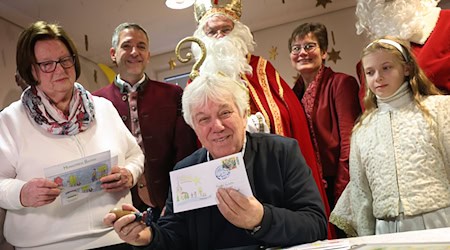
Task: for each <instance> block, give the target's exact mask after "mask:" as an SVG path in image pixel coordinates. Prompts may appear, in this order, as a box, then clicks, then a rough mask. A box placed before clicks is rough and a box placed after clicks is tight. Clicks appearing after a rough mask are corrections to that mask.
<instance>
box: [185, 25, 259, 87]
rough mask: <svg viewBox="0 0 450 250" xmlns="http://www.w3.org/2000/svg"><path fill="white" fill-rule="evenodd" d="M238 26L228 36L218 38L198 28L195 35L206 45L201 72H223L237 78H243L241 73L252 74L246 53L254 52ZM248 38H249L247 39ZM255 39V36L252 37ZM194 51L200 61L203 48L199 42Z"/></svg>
mask: <svg viewBox="0 0 450 250" xmlns="http://www.w3.org/2000/svg"><path fill="white" fill-rule="evenodd" d="M239 33H240V32H239V30H238V29H237V27H235V28H234V29H233V31H232V32H231V33H230V34H228V35H227V36H225V37H223V38H220V39H217V38H212V37H208V36H206V35H205V34H204V32H203V31H202V30H199V29H197V31H196V32H195V33H194V36H195V37H197V38H199V39H200V40H202V41H203V42H204V44H205V47H206V51H207V53H206V58H205V61H204V62H203V64H202V66H201V67H200V70H199V71H200V74H216V73H219V72H220V73H221V74H224V75H226V76H228V77H231V78H233V79H235V80H239V79H241V76H240V75H241V74H251V73H252V67H251V66H250V65H249V64H248V62H247V58H246V55H247V54H248V53H249V52H252V50H253V47H252V46H251V48H250V49H249V46H248V45H247V44H246V42H245V39H241V38H240V36H239ZM247 40H248V39H247ZM250 40H251V41H253V38H252V37H250ZM192 53H193V54H194V56H195V59H196V60H197V61H198V60H199V59H200V56H201V49H200V47H199V46H198V45H197V44H193V45H192Z"/></svg>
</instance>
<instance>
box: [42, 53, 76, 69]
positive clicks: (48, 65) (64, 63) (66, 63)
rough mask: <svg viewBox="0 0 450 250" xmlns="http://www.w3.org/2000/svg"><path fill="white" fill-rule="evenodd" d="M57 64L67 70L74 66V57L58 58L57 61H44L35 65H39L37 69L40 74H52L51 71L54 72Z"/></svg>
mask: <svg viewBox="0 0 450 250" xmlns="http://www.w3.org/2000/svg"><path fill="white" fill-rule="evenodd" d="M58 63H59V64H60V65H61V67H63V68H65V69H68V68H70V67H72V66H73V65H74V64H75V55H72V56H66V57H63V58H60V59H59V60H58V61H45V62H40V63H36V64H37V65H39V68H40V69H41V71H42V72H44V73H52V72H53V71H55V69H56V65H57V64H58Z"/></svg>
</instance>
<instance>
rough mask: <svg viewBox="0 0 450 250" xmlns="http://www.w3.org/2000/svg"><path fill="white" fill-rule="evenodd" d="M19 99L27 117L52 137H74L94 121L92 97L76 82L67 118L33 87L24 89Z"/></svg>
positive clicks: (42, 93) (43, 94)
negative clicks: (52, 135)
mask: <svg viewBox="0 0 450 250" xmlns="http://www.w3.org/2000/svg"><path fill="white" fill-rule="evenodd" d="M21 99H22V103H23V105H24V106H25V110H26V112H27V114H28V117H29V118H30V119H31V120H32V121H34V122H35V123H36V124H37V125H38V126H39V127H41V128H42V129H43V130H44V131H46V132H49V133H51V134H54V135H76V134H78V133H80V132H83V131H85V130H86V129H88V128H89V126H90V125H91V122H92V121H94V119H95V110H94V103H93V101H92V96H91V94H90V93H89V92H88V91H87V90H85V89H84V88H83V86H81V84H79V83H77V82H75V83H74V89H73V95H72V100H71V101H70V104H69V105H70V106H69V115H68V116H66V115H65V114H64V113H63V112H62V111H61V110H59V109H58V108H57V107H56V106H55V105H54V104H53V102H52V101H51V100H50V99H49V98H48V97H47V95H45V93H44V92H42V91H41V90H40V89H38V88H36V87H35V86H32V87H29V88H28V89H26V90H25V91H24V92H23V94H22V97H21Z"/></svg>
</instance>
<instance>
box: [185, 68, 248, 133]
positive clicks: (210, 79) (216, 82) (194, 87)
mask: <svg viewBox="0 0 450 250" xmlns="http://www.w3.org/2000/svg"><path fill="white" fill-rule="evenodd" d="M230 98H231V99H232V100H233V102H234V104H236V106H237V108H238V111H239V115H240V116H241V117H244V116H245V115H247V114H248V111H249V109H250V106H249V94H248V89H247V87H246V86H245V85H244V84H243V83H241V82H238V81H236V80H233V79H231V78H229V77H226V76H223V75H219V74H214V75H210V74H205V75H200V76H198V77H197V78H195V80H194V81H192V83H190V84H189V85H188V86H187V87H186V89H185V90H184V93H183V97H182V105H183V117H184V120H185V121H186V123H187V124H188V125H189V126H191V127H192V128H194V127H193V120H192V116H193V114H192V110H193V109H194V108H197V107H202V106H204V105H206V104H207V102H208V101H212V102H215V103H224V102H226V101H227V100H229V99H230Z"/></svg>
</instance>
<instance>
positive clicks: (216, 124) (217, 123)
mask: <svg viewBox="0 0 450 250" xmlns="http://www.w3.org/2000/svg"><path fill="white" fill-rule="evenodd" d="M223 129H224V126H223V123H222V120H221V119H219V118H216V119H214V122H213V130H214V131H222V130H223Z"/></svg>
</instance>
